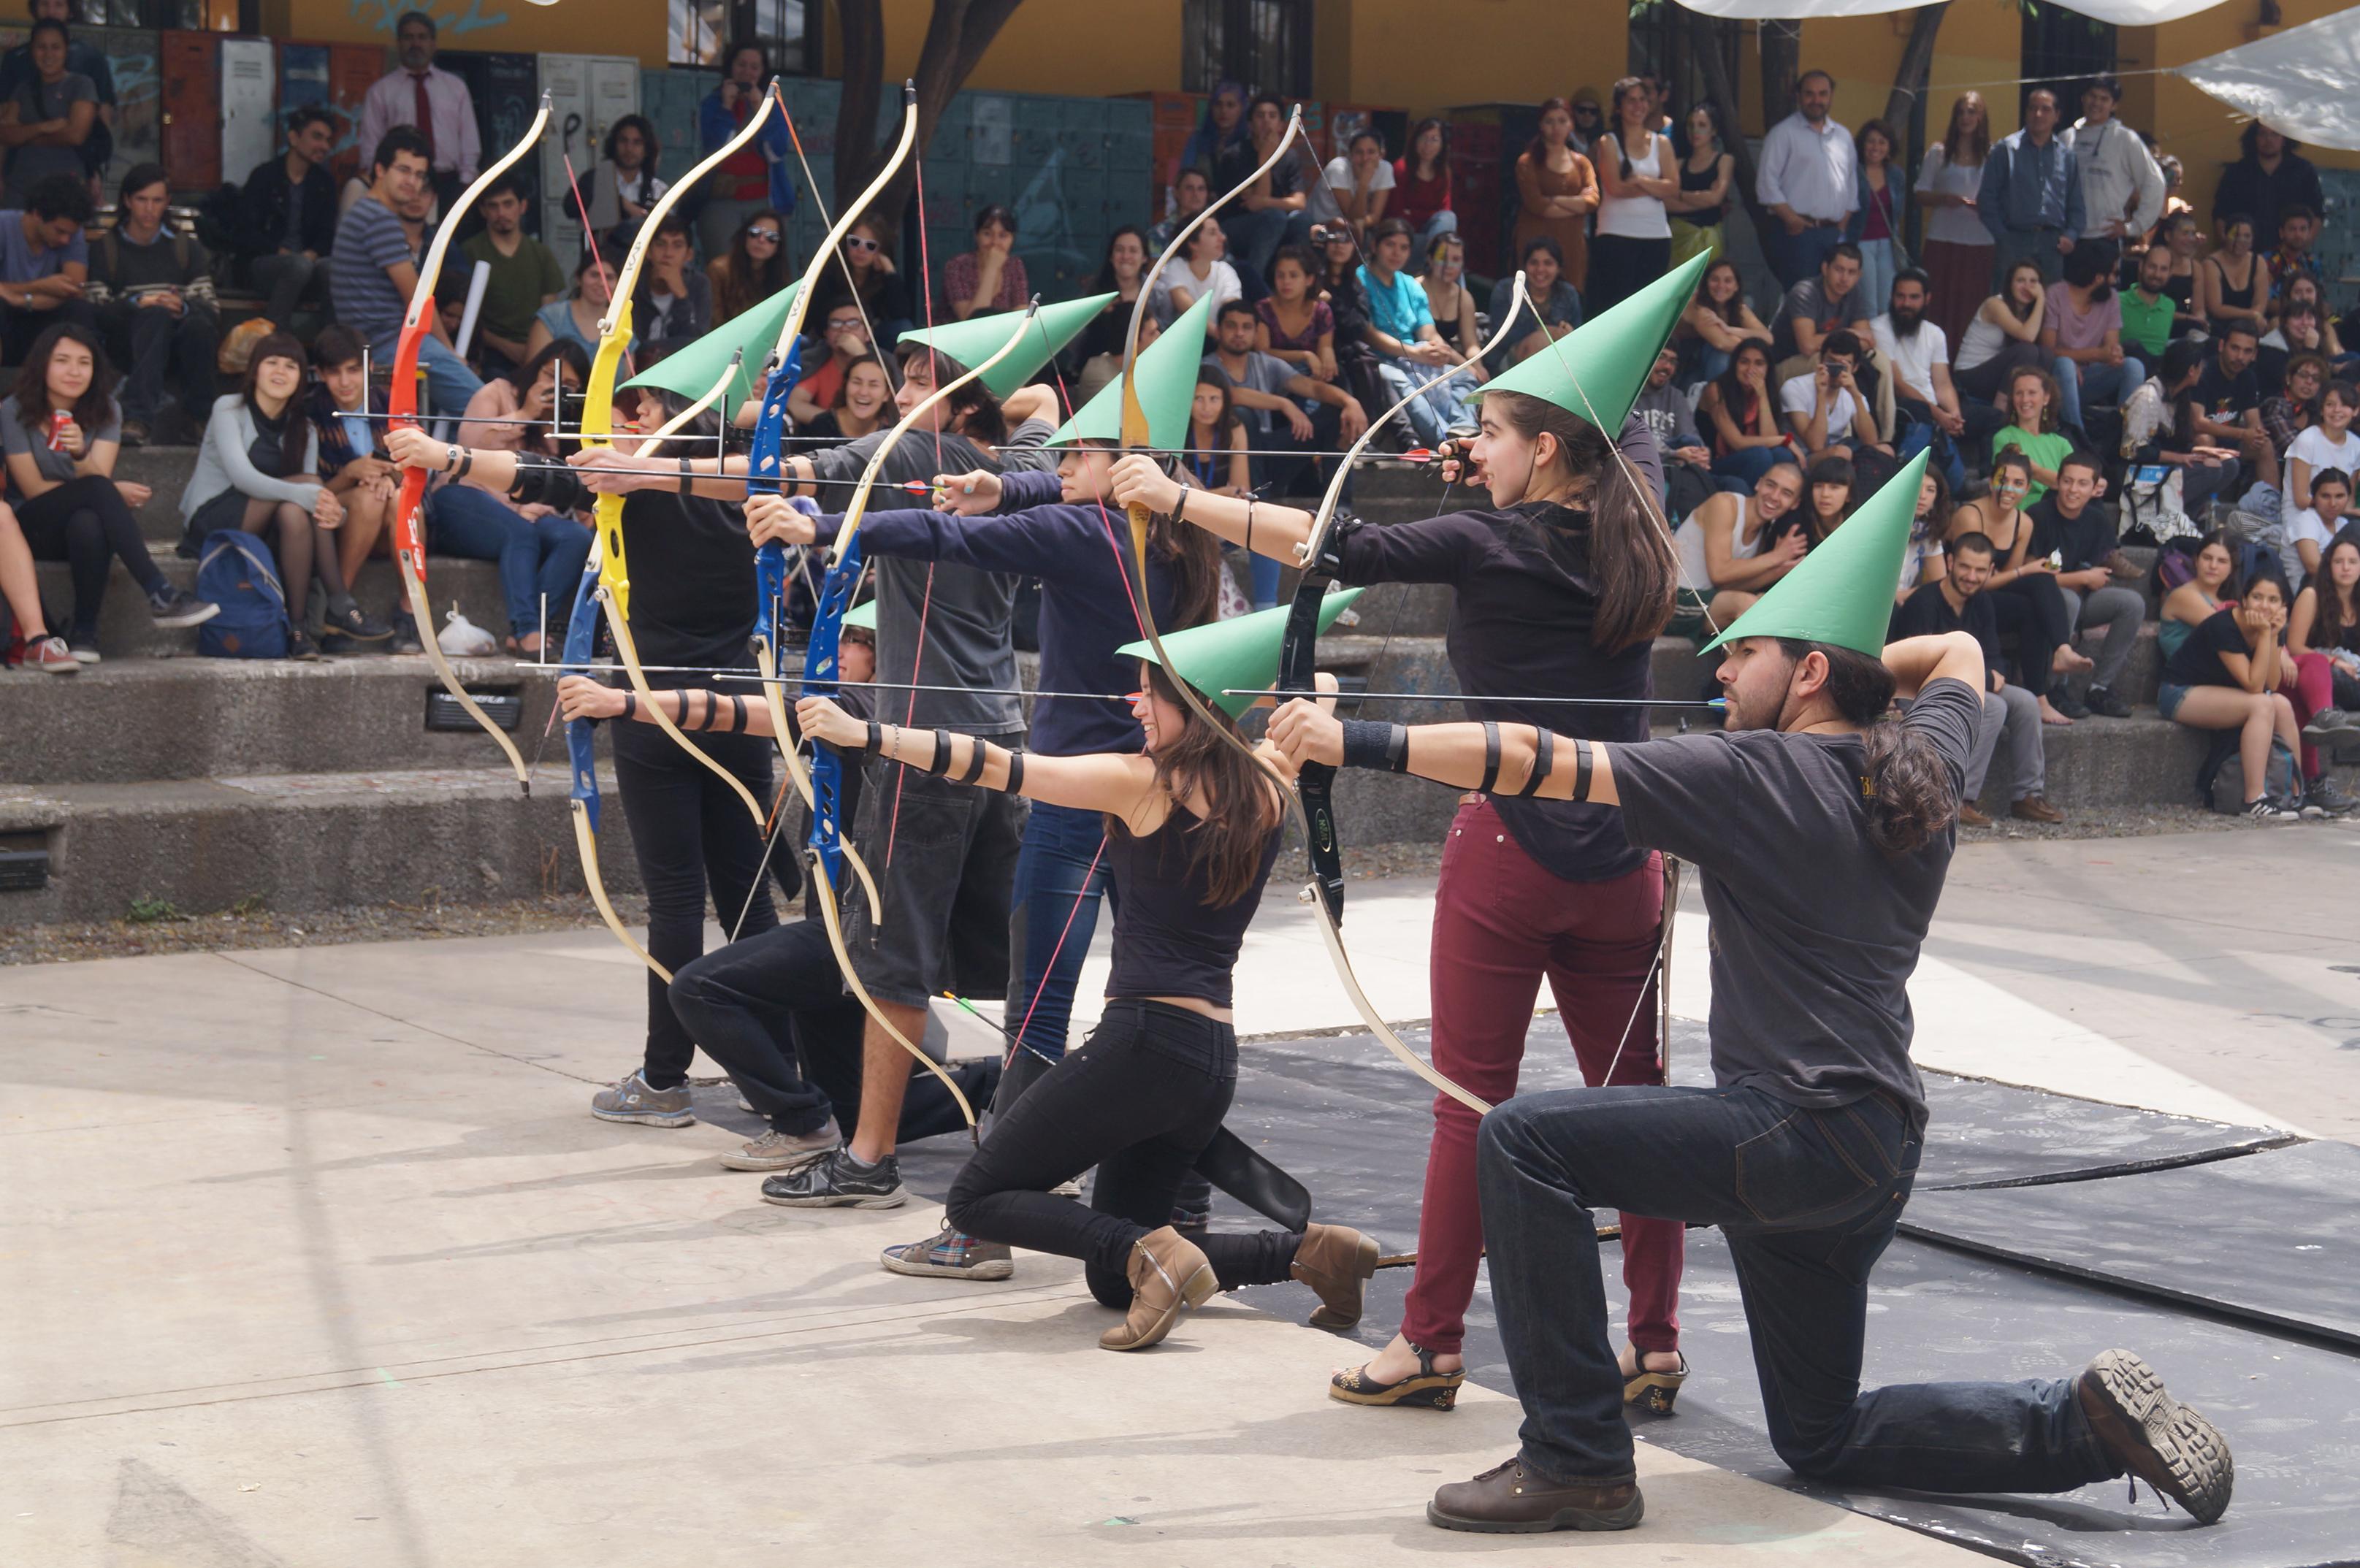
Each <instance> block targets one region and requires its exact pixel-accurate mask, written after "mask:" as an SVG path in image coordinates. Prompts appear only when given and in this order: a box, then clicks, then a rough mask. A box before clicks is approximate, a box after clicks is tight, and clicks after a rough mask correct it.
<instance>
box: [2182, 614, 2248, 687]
mask: <svg viewBox="0 0 2360 1568" xmlns="http://www.w3.org/2000/svg"><path fill="white" fill-rule="evenodd" d="M2253 651H2254V645H2253V644H2251V643H2249V642H2247V641H2246V640H2245V629H2244V628H2243V627H2241V626H2238V625H2237V611H2236V607H2235V606H2234V605H2232V606H2231V607H2230V608H2228V609H2225V610H2215V611H2213V612H2212V614H2211V615H2207V616H2205V617H2204V619H2202V620H2201V621H2199V622H2197V623H2196V626H2194V628H2193V629H2191V631H2190V632H2189V634H2188V635H2187V637H2183V638H2181V639H2180V647H2179V648H2178V650H2177V651H2175V652H2174V653H2173V654H2172V656H2171V658H2170V659H2168V660H2166V661H2165V663H2164V667H2163V678H2164V679H2165V680H2166V681H2170V682H2171V683H2172V684H2173V685H2174V686H2241V685H2243V684H2244V682H2243V681H2239V680H2238V679H2237V678H2236V677H2235V676H2234V675H2232V674H2230V673H2229V667H2228V666H2227V665H2225V664H2223V663H2222V662H2221V656H2222V655H2223V654H2224V653H2242V654H2245V655H2247V656H2249V657H2250V656H2251V655H2252V653H2253Z"/></svg>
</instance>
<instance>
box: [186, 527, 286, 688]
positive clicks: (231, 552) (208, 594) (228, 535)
mask: <svg viewBox="0 0 2360 1568" xmlns="http://www.w3.org/2000/svg"><path fill="white" fill-rule="evenodd" d="M197 597H198V598H200V599H209V600H211V601H212V602H213V603H214V604H218V605H220V606H221V613H220V614H219V615H215V616H214V617H213V619H212V620H209V621H207V622H206V623H205V624H204V625H203V626H199V627H198V628H197V651H198V652H199V653H201V654H202V655H204V656H205V657H206V658H207V659H284V658H286V657H287V594H286V592H285V591H284V590H283V589H281V588H280V587H279V572H278V568H277V566H276V564H275V563H274V562H273V561H272V560H271V556H270V550H269V547H268V546H267V545H265V544H264V543H263V542H262V540H261V539H258V538H257V537H256V536H255V535H253V534H249V533H246V532H244V531H242V530H240V529H237V528H224V529H222V530H221V531H220V532H219V533H216V534H215V535H213V538H211V539H207V540H205V548H204V552H203V553H202V555H200V556H199V557H198V558H197Z"/></svg>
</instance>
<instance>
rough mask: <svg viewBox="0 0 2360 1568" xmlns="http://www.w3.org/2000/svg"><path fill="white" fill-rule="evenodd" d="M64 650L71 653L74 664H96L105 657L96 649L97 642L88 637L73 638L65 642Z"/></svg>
mask: <svg viewBox="0 0 2360 1568" xmlns="http://www.w3.org/2000/svg"><path fill="white" fill-rule="evenodd" d="M66 651H67V652H68V653H71V654H72V655H73V657H74V662H75V663H76V664H96V663H97V662H98V661H99V660H100V659H103V658H104V657H105V656H104V655H103V654H101V653H100V652H99V651H98V644H97V643H96V642H94V641H93V640H92V639H91V638H89V637H75V638H73V639H72V640H71V642H68V643H67V644H66Z"/></svg>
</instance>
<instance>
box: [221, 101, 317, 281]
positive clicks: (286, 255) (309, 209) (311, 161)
mask: <svg viewBox="0 0 2360 1568" xmlns="http://www.w3.org/2000/svg"><path fill="white" fill-rule="evenodd" d="M335 130H336V120H335V116H334V115H333V114H329V113H328V111H327V110H325V109H323V108H322V107H321V106H320V105H319V104H317V103H305V104H302V105H300V106H299V107H297V108H294V109H290V110H289V111H288V114H287V148H286V150H285V151H284V152H282V153H281V154H279V157H277V158H272V159H271V160H270V161H269V162H268V163H265V164H262V165H259V166H258V167H257V168H256V169H255V170H254V172H253V173H252V174H249V175H247V176H246V184H245V185H244V187H242V188H241V189H240V191H239V192H238V204H239V212H240V215H241V216H242V217H243V219H244V220H245V221H244V223H243V224H242V225H241V232H240V234H239V235H238V240H239V245H238V256H239V258H240V259H241V260H242V261H243V262H244V263H245V265H246V278H247V280H248V281H249V282H251V283H252V284H253V285H254V287H255V288H256V289H259V290H261V291H262V295H263V307H262V310H263V314H264V315H265V316H267V317H268V318H269V320H270V322H271V324H272V325H273V326H279V327H284V326H287V325H289V324H290V323H291V322H293V321H294V320H295V311H296V310H297V308H298V307H299V306H300V305H301V304H302V302H303V301H304V300H305V299H311V300H314V301H315V302H318V301H322V300H324V299H325V296H326V293H327V282H328V275H327V269H326V267H324V266H323V265H322V263H323V262H324V261H325V259H326V257H327V255H328V252H329V250H330V249H331V248H332V247H333V245H335V243H336V182H335V179H334V177H333V175H331V174H330V173H329V172H328V158H329V156H330V154H331V153H332V152H333V149H334V147H335Z"/></svg>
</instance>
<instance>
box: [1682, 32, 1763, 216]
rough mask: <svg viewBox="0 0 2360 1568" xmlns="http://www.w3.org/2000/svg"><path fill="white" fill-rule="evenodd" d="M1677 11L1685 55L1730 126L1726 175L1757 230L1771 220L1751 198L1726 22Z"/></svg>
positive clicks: (1750, 160) (1749, 155) (1750, 167)
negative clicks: (1683, 25)
mask: <svg viewBox="0 0 2360 1568" xmlns="http://www.w3.org/2000/svg"><path fill="white" fill-rule="evenodd" d="M1680 15H1681V16H1684V17H1686V18H1687V26H1688V40H1689V42H1688V52H1689V55H1690V56H1691V58H1693V59H1694V60H1697V61H1698V63H1699V65H1700V66H1701V68H1702V69H1703V71H1704V87H1705V92H1706V93H1707V94H1708V95H1710V97H1711V99H1712V101H1713V102H1714V103H1718V104H1720V105H1721V123H1722V124H1723V125H1727V126H1728V127H1729V129H1730V136H1729V148H1728V151H1729V156H1730V157H1731V158H1734V159H1735V160H1736V168H1735V169H1734V170H1732V173H1731V175H1730V184H1731V186H1732V188H1733V190H1734V193H1735V194H1736V196H1737V198H1738V200H1739V201H1743V202H1744V203H1745V211H1746V212H1747V214H1748V215H1750V216H1751V217H1752V218H1753V220H1754V230H1755V232H1757V233H1759V232H1760V231H1761V229H1762V226H1763V225H1764V224H1765V223H1771V222H1774V221H1775V220H1773V219H1771V218H1770V217H1769V216H1768V215H1767V214H1766V213H1765V212H1764V211H1763V207H1762V203H1761V202H1760V201H1756V200H1755V199H1754V149H1753V148H1752V147H1749V146H1747V145H1746V141H1745V137H1744V136H1743V135H1741V134H1739V132H1738V129H1737V124H1738V121H1737V111H1738V107H1739V100H1738V91H1737V78H1736V77H1735V76H1734V75H1733V74H1732V72H1731V71H1730V64H1729V54H1728V51H1727V50H1726V49H1723V47H1722V44H1723V41H1724V39H1723V29H1724V27H1725V26H1726V25H1725V24H1723V23H1721V22H1720V21H1719V20H1717V19H1716V18H1714V17H1711V16H1705V15H1703V14H1701V13H1700V12H1696V11H1691V10H1688V8H1687V7H1685V6H1683V7H1681V10H1680ZM1732 30H1733V29H1732Z"/></svg>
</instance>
